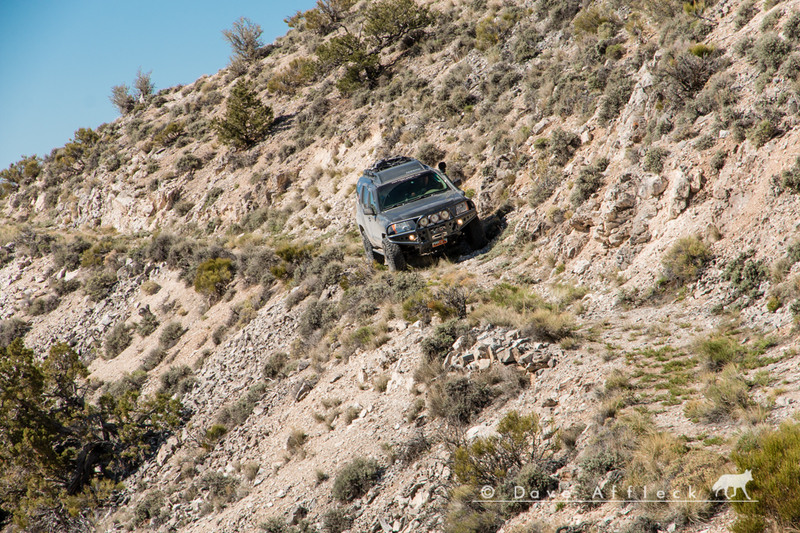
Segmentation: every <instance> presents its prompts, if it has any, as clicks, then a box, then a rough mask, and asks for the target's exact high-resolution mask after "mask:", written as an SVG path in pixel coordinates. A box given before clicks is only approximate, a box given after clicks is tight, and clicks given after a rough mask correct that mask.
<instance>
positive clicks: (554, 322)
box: [523, 308, 575, 342]
mask: <svg viewBox="0 0 800 533" xmlns="http://www.w3.org/2000/svg"><path fill="white" fill-rule="evenodd" d="M574 330H575V320H574V319H573V317H572V315H571V314H570V313H566V312H564V313H557V312H555V311H551V310H549V309H545V308H541V309H536V310H535V311H533V312H532V313H531V314H530V315H529V317H528V323H527V325H526V326H525V327H524V330H523V331H524V333H525V335H528V336H530V337H532V338H535V339H539V340H543V341H548V342H558V341H560V340H561V339H564V338H566V337H569V336H570V335H572V332H573V331H574Z"/></svg>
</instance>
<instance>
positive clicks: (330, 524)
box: [322, 508, 353, 533]
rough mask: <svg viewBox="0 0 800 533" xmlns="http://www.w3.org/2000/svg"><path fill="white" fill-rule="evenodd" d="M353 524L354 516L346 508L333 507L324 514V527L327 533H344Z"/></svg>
mask: <svg viewBox="0 0 800 533" xmlns="http://www.w3.org/2000/svg"><path fill="white" fill-rule="evenodd" d="M352 525H353V517H352V516H350V513H348V512H347V511H346V510H345V509H339V508H337V509H331V510H330V511H327V512H326V513H325V514H324V515H322V529H323V531H325V533H342V531H346V530H348V529H350V527H351V526H352Z"/></svg>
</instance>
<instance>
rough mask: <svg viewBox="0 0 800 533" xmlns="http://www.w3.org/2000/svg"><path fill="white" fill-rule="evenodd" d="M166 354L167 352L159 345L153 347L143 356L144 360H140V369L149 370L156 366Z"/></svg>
mask: <svg viewBox="0 0 800 533" xmlns="http://www.w3.org/2000/svg"><path fill="white" fill-rule="evenodd" d="M166 356H167V352H165V351H164V350H162V349H161V348H160V347H155V348H153V349H152V350H150V352H149V353H148V354H147V356H146V357H145V358H144V361H142V370H144V371H145V372H150V371H151V370H153V369H154V368H155V367H157V366H158V365H159V364H160V363H161V361H163V360H164V357H166Z"/></svg>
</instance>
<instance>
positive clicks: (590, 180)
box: [571, 158, 608, 206]
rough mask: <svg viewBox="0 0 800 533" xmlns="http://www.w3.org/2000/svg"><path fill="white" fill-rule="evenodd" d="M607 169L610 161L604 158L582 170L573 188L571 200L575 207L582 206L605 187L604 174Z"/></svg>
mask: <svg viewBox="0 0 800 533" xmlns="http://www.w3.org/2000/svg"><path fill="white" fill-rule="evenodd" d="M606 167H608V159H606V158H602V159H601V160H600V161H598V162H597V163H596V164H594V165H588V166H586V167H584V168H583V169H581V171H580V173H579V174H578V178H577V179H576V180H575V185H574V186H573V188H572V196H571V200H572V203H573V204H574V205H576V206H577V205H580V204H582V203H583V202H585V201H586V200H588V199H589V197H590V196H591V195H592V194H594V193H595V192H596V191H597V190H598V189H599V188H600V187H601V186H602V185H603V174H602V173H603V171H605V169H606Z"/></svg>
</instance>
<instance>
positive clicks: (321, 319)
mask: <svg viewBox="0 0 800 533" xmlns="http://www.w3.org/2000/svg"><path fill="white" fill-rule="evenodd" d="M337 317H338V315H337V312H336V306H334V305H333V304H331V303H330V302H327V301H320V300H314V301H312V302H311V303H309V304H308V306H307V307H306V310H305V311H304V312H303V314H302V315H301V316H300V325H299V331H300V334H301V335H303V336H304V337H308V336H309V335H311V334H312V333H314V332H315V331H319V330H322V331H326V330H327V329H328V328H329V327H330V326H332V325H333V324H334V323H335V322H336V319H337Z"/></svg>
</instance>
